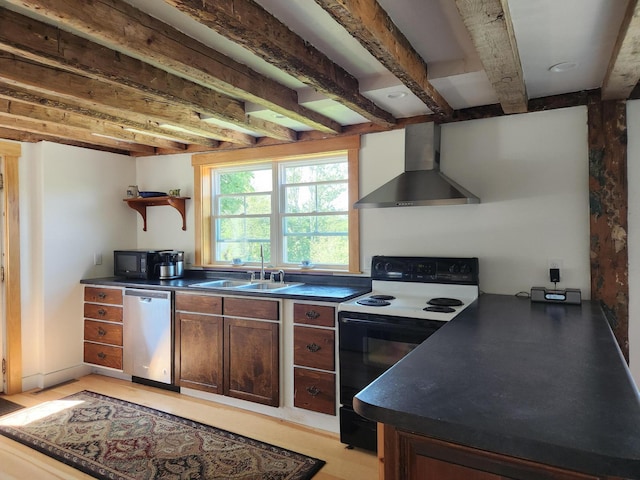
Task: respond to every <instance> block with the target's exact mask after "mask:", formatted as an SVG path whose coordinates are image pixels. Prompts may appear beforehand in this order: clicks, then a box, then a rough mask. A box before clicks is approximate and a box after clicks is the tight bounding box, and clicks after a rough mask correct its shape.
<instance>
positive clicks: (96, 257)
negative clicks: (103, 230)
mask: <svg viewBox="0 0 640 480" xmlns="http://www.w3.org/2000/svg"><path fill="white" fill-rule="evenodd" d="M93 264H94V265H102V254H101V253H97V252H96V253H94V254H93Z"/></svg>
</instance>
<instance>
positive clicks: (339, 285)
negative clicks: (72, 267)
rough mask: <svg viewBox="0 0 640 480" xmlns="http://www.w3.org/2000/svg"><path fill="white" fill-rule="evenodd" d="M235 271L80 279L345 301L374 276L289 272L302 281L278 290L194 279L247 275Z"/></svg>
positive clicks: (155, 287)
mask: <svg viewBox="0 0 640 480" xmlns="http://www.w3.org/2000/svg"><path fill="white" fill-rule="evenodd" d="M245 277H246V275H243V277H240V276H238V274H237V273H235V272H230V273H227V272H216V273H211V272H209V273H207V274H206V276H205V274H199V272H194V273H191V274H190V275H186V276H185V277H184V278H178V279H175V280H136V279H126V278H122V277H104V278H86V279H83V280H81V281H80V283H84V284H91V285H104V286H116V287H126V288H148V289H152V290H182V291H190V292H200V293H214V294H216V295H237V296H249V297H263V298H289V299H296V300H313V301H318V302H344V301H346V300H350V299H352V298H355V297H358V296H360V295H364V294H365V293H367V292H370V291H371V279H370V278H368V277H354V276H338V275H304V274H288V275H287V276H286V281H287V282H302V283H303V285H299V286H294V287H289V288H287V289H283V290H279V291H277V292H261V291H256V290H251V291H242V290H234V289H228V288H218V289H214V288H197V287H191V286H190V285H192V284H194V283H200V282H206V281H210V280H219V279H222V278H225V279H229V278H232V279H238V278H245Z"/></svg>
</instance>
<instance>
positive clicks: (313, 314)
mask: <svg viewBox="0 0 640 480" xmlns="http://www.w3.org/2000/svg"><path fill="white" fill-rule="evenodd" d="M305 315H306V317H307V318H308V319H310V320H315V319H316V318H318V317H319V316H320V314H319V313H318V312H316V311H315V310H309V311H308V312H307V313H305Z"/></svg>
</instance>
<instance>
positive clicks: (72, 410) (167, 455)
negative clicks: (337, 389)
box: [0, 390, 325, 480]
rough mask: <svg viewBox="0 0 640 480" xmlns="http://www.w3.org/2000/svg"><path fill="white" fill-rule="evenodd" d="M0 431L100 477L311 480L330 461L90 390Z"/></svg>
mask: <svg viewBox="0 0 640 480" xmlns="http://www.w3.org/2000/svg"><path fill="white" fill-rule="evenodd" d="M0 434H2V435H4V436H7V437H9V438H11V439H13V440H16V441H18V442H20V443H22V444H24V445H27V446H29V447H31V448H34V449H36V450H38V451H40V452H42V453H44V454H45V455H48V456H50V457H53V458H55V459H57V460H59V461H61V462H64V463H66V464H67V465H71V466H72V467H74V468H77V469H78V470H81V471H83V472H85V473H87V474H89V475H92V476H94V477H95V478H99V479H103V480H131V479H136V480H138V479H140V480H151V479H171V480H187V479H198V480H210V479H211V480H214V479H225V480H231V479H242V480H306V479H310V478H311V477H313V476H314V475H315V473H316V472H317V471H318V470H319V469H320V468H321V467H322V466H323V465H324V463H325V462H324V461H322V460H318V459H316V458H312V457H308V456H305V455H301V454H299V453H296V452H293V451H290V450H286V449H282V448H279V447H276V446H274V445H269V444H266V443H262V442H259V441H256V440H252V439H251V438H248V437H245V436H241V435H236V434H234V433H231V432H228V431H225V430H221V429H218V428H215V427H211V426H209V425H204V424H202V423H199V422H194V421H192V420H188V419H186V418H182V417H178V416H175V415H171V414H169V413H164V412H161V411H159V410H155V409H153V408H149V407H145V406H142V405H138V404H135V403H130V402H127V401H124V400H118V399H116V398H112V397H108V396H106V395H100V394H98V393H94V392H89V391H86V390H85V391H83V392H79V393H76V394H74V395H71V396H69V397H65V398H63V399H61V400H57V401H54V402H47V403H44V404H42V405H38V406H36V407H32V408H28V409H25V410H22V411H19V412H16V413H13V414H11V415H7V416H5V417H2V418H0Z"/></svg>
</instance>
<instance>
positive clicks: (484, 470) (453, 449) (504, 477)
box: [378, 424, 614, 480]
mask: <svg viewBox="0 0 640 480" xmlns="http://www.w3.org/2000/svg"><path fill="white" fill-rule="evenodd" d="M378 431H379V437H378V457H380V461H381V465H383V470H384V476H383V478H384V480H460V479H465V480H538V479H545V480H614V479H613V478H610V477H599V476H594V475H588V474H584V473H580V472H574V471H569V470H564V469H561V468H556V467H552V466H550V465H544V464H541V463H536V462H532V461H529V460H523V459H520V458H514V457H508V456H506V455H501V454H497V453H493V452H487V451H483V450H478V449H475V448H471V447H466V446H463V445H457V444H453V443H449V442H445V441H442V440H437V439H434V438H429V437H425V436H422V435H416V434H413V433H409V432H405V431H402V430H398V429H396V428H395V427H393V426H390V425H382V424H378ZM381 447H382V448H381Z"/></svg>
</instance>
